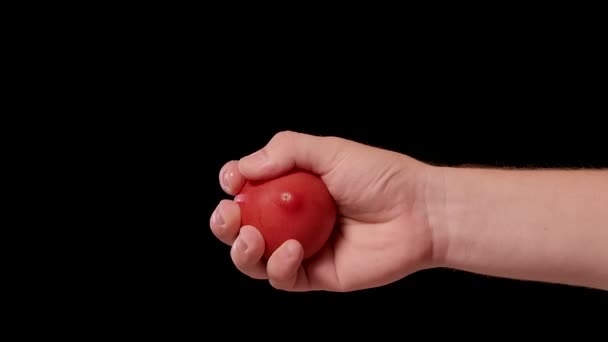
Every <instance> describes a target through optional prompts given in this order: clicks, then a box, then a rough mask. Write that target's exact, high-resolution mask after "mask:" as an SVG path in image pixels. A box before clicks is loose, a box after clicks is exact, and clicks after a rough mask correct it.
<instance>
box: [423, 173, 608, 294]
mask: <svg viewBox="0 0 608 342" xmlns="http://www.w3.org/2000/svg"><path fill="white" fill-rule="evenodd" d="M440 170H441V171H440V174H441V175H442V176H441V177H443V178H442V183H443V189H444V192H443V194H442V195H441V196H440V198H437V199H436V202H437V204H436V207H437V208H441V209H440V210H441V214H440V215H435V216H436V217H440V219H438V220H437V222H439V224H438V227H437V229H438V230H439V231H440V232H441V233H439V234H438V235H437V236H438V237H440V238H439V240H440V241H437V246H438V247H437V251H438V252H437V253H438V254H437V257H438V258H439V259H438V260H440V263H441V264H442V266H445V267H450V268H455V269H461V270H465V271H470V272H475V273H480V274H486V275H492V276H499V277H508V278H515V279H522V280H533V281H544V282H552V283H562V284H569V285H578V286H586V287H594V288H601V289H606V290H608V171H606V170H593V171H592V170H585V171H583V170H492V169H474V168H441V169H440Z"/></svg>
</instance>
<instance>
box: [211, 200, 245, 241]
mask: <svg viewBox="0 0 608 342" xmlns="http://www.w3.org/2000/svg"><path fill="white" fill-rule="evenodd" d="M209 226H210V227H211V231H212V232H213V234H214V235H215V236H216V237H217V238H218V239H219V240H221V241H222V242H224V243H226V244H228V245H232V244H233V243H234V240H235V238H236V236H237V235H238V233H239V228H240V227H241V209H240V208H239V205H238V204H237V203H236V202H234V201H230V200H222V201H220V203H219V204H218V206H217V207H216V208H215V211H214V212H213V214H211V218H210V220H209Z"/></svg>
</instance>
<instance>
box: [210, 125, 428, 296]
mask: <svg viewBox="0 0 608 342" xmlns="http://www.w3.org/2000/svg"><path fill="white" fill-rule="evenodd" d="M293 167H299V168H302V169H306V170H309V171H312V172H313V173H315V174H317V175H319V176H320V177H321V179H322V180H323V181H324V183H325V184H326V185H327V188H328V189H329V192H330V193H331V195H332V196H333V198H334V200H335V201H336V204H337V208H338V217H337V225H336V228H335V229H336V230H337V231H336V232H334V234H333V235H332V238H331V239H330V240H329V241H328V243H327V245H326V246H325V247H324V248H323V249H322V250H321V251H320V252H319V253H317V254H316V255H315V256H313V257H312V258H310V259H306V260H303V254H304V252H303V249H302V246H301V244H300V243H299V242H297V241H295V240H289V241H287V242H285V243H284V244H283V245H282V246H281V247H280V248H279V249H278V250H276V251H275V252H274V253H273V254H272V255H271V257H270V258H269V259H268V261H267V262H266V261H264V260H263V258H262V255H263V253H264V248H265V243H264V239H263V237H262V235H261V233H260V232H259V231H258V230H257V229H256V228H255V227H253V226H241V217H240V209H239V206H238V204H237V203H236V202H234V201H232V200H222V201H220V203H219V205H218V207H217V208H216V210H215V211H214V213H213V214H212V216H211V219H210V227H211V230H212V232H213V234H214V235H215V236H216V237H217V238H218V239H219V240H221V241H223V242H225V243H226V244H228V245H231V246H232V248H231V250H230V255H231V258H232V261H233V262H234V264H235V266H236V267H237V268H238V269H239V270H240V271H241V272H243V273H244V274H246V275H248V276H250V277H252V278H255V279H268V280H269V282H270V284H271V285H272V286H274V287H275V288H277V289H282V290H287V291H313V290H325V291H338V292H344V291H354V290H359V289H365V288H372V287H378V286H382V285H386V284H389V283H392V282H394V281H397V280H399V279H401V278H403V277H405V276H407V275H408V274H411V273H413V272H416V271H418V270H422V269H425V268H429V267H432V266H433V263H434V260H433V247H434V246H433V245H434V238H433V237H434V234H433V224H432V223H430V222H432V218H431V217H429V214H428V210H427V201H426V199H427V196H428V195H429V189H431V188H432V187H430V186H429V184H430V182H431V180H432V177H434V172H433V171H434V168H433V167H432V166H430V165H427V164H425V163H422V162H419V161H417V160H415V159H413V158H410V157H408V156H406V155H403V154H399V153H396V152H392V151H388V150H385V149H380V148H375V147H371V146H367V145H364V144H361V143H357V142H354V141H351V140H346V139H342V138H337V137H318V136H312V135H308V134H303V133H296V132H280V133H278V134H276V135H275V136H274V137H273V138H272V139H271V140H270V141H269V142H268V144H267V145H266V146H265V147H263V148H262V149H261V150H259V151H257V152H256V153H254V154H252V155H249V156H247V157H244V158H242V159H241V160H239V161H236V160H233V161H229V162H227V163H226V164H225V165H224V166H223V167H222V169H221V170H220V176H219V178H220V185H221V187H222V189H223V190H224V191H225V192H226V193H227V194H229V195H233V196H234V195H236V194H238V192H239V191H240V190H241V188H242V187H243V185H244V184H245V182H246V180H247V179H252V180H259V179H269V178H273V177H276V176H279V175H281V174H283V173H285V172H287V171H289V170H290V169H292V168H293Z"/></svg>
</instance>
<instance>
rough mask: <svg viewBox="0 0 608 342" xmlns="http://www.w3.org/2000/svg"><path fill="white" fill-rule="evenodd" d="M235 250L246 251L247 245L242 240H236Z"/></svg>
mask: <svg viewBox="0 0 608 342" xmlns="http://www.w3.org/2000/svg"><path fill="white" fill-rule="evenodd" d="M235 247H236V249H237V250H239V251H241V252H244V251H246V250H247V243H246V242H245V241H244V240H243V238H239V239H236V246H235Z"/></svg>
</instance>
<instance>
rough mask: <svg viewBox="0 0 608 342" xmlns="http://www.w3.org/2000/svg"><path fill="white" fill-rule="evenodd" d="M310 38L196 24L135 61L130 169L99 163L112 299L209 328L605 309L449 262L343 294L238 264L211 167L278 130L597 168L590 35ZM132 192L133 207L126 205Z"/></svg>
mask: <svg viewBox="0 0 608 342" xmlns="http://www.w3.org/2000/svg"><path fill="white" fill-rule="evenodd" d="M305 36H306V34H302V33H299V34H298V39H295V38H294V37H293V36H290V37H277V36H274V35H272V38H268V39H266V38H264V37H266V36H265V35H251V34H249V32H247V31H246V30H245V31H238V32H236V33H235V34H228V38H227V36H226V35H222V36H221V38H220V37H219V36H218V37H217V38H216V37H215V36H214V35H213V34H209V35H206V36H205V38H206V39H207V40H205V41H204V44H203V43H201V44H203V45H204V46H199V45H196V44H189V42H184V41H183V40H176V42H173V41H172V40H171V39H169V41H168V42H167V47H166V48H164V51H171V52H172V54H173V55H172V57H171V58H167V60H166V61H163V62H161V63H160V65H162V66H163V67H162V68H159V69H155V68H154V66H157V65H159V64H155V65H152V66H150V68H145V69H144V70H140V72H137V71H135V72H133V73H132V77H133V78H134V79H137V83H136V84H144V85H145V86H144V87H143V89H146V90H149V91H138V92H136V93H137V95H133V96H138V97H137V98H134V99H131V103H133V106H132V107H129V108H126V110H127V111H129V110H132V109H133V110H134V111H136V112H138V113H142V117H141V119H140V120H137V121H136V122H135V123H133V122H132V121H129V122H128V124H125V125H124V127H126V128H125V129H124V132H122V133H123V134H124V136H127V137H130V138H127V139H130V140H131V141H130V143H129V144H128V145H124V146H120V149H122V151H121V154H120V157H119V158H123V159H121V160H122V161H124V163H125V165H137V167H136V168H134V169H133V170H135V171H132V172H131V171H130V169H129V168H122V167H120V168H119V169H114V170H112V172H114V173H116V174H120V175H121V176H120V177H121V178H122V179H123V180H126V181H127V184H129V185H128V186H127V187H126V188H122V189H121V192H120V193H121V198H119V199H117V201H120V202H121V203H123V206H122V207H121V210H122V211H123V212H129V213H130V215H129V217H130V221H128V222H124V221H122V222H121V225H119V226H118V227H119V228H117V229H118V230H117V234H116V235H111V234H109V235H108V236H110V237H111V238H116V237H117V236H120V237H124V242H122V239H117V240H119V241H121V242H120V244H122V245H121V246H120V249H121V250H122V251H125V252H124V253H125V255H128V257H127V258H124V259H121V260H119V261H117V262H116V264H117V265H120V266H119V267H117V268H116V269H114V268H111V267H108V272H110V273H111V274H112V277H111V278H109V279H104V280H102V283H104V284H105V283H107V286H105V288H106V289H113V291H110V292H108V293H113V294H114V293H116V294H118V297H117V298H121V299H120V301H119V302H117V304H116V305H115V306H114V308H115V309H114V312H115V313H121V314H123V315H125V316H127V317H128V316H129V315H132V316H139V315H144V316H146V317H150V316H151V317H156V318H161V320H165V319H171V318H173V319H174V320H175V321H177V322H179V323H180V324H183V325H186V326H189V327H192V326H196V324H201V322H203V323H204V324H205V329H212V330H220V331H225V330H224V329H219V328H218V327H214V326H213V324H214V323H211V322H215V321H217V322H228V323H230V324H232V327H233V329H234V330H235V331H238V329H239V327H240V326H241V324H244V322H246V321H248V320H251V319H261V320H262V321H263V322H264V324H266V325H264V326H263V327H266V328H268V327H269V326H270V325H271V324H272V323H273V322H274V321H273V320H274V319H278V318H282V319H287V320H291V321H292V323H294V322H295V323H298V322H301V321H300V320H299V319H303V318H305V319H306V320H307V321H306V324H311V325H310V326H313V327H316V326H315V325H314V324H317V323H332V322H335V320H337V319H340V318H342V317H344V316H348V317H350V318H358V319H360V321H362V322H365V321H366V320H368V319H369V320H371V319H379V320H383V319H388V318H397V319H400V320H401V319H403V320H405V317H406V316H407V317H408V319H407V321H408V322H409V323H411V324H416V323H417V322H419V321H429V320H433V321H436V322H448V321H450V320H452V319H458V318H463V317H464V318H465V319H469V320H471V321H473V320H477V319H481V318H488V317H494V316H496V315H505V314H507V315H508V316H509V317H510V319H511V320H520V321H523V320H524V319H523V318H522V315H523V314H532V315H531V316H530V317H540V316H546V315H548V314H555V313H557V314H558V315H560V316H561V317H567V318H576V317H580V316H581V315H582V314H588V315H592V316H593V315H595V314H593V313H592V310H595V309H598V308H605V307H606V305H607V303H608V300H607V295H606V292H602V291H597V290H592V289H585V288H576V287H567V286H561V285H556V284H541V283H533V282H522V281H517V280H510V279H499V278H492V277H487V276H482V275H475V274H469V273H465V272H460V271H456V270H446V269H434V270H427V271H422V272H419V273H416V274H413V275H411V276H408V277H406V278H404V279H402V280H401V281H398V282H396V283H394V284H391V285H388V286H384V287H382V288H376V289H369V290H363V291H357V292H352V293H326V292H312V293H289V292H284V291H278V290H275V289H273V288H272V287H271V286H270V285H269V284H268V283H267V282H265V281H260V280H253V279H250V278H248V277H247V276H245V275H243V274H241V273H239V272H238V270H236V268H235V267H234V266H233V264H232V262H231V260H230V255H229V247H228V246H226V245H224V244H223V243H221V242H220V241H219V240H217V239H215V238H214V236H213V235H212V233H211V231H210V229H209V225H208V224H209V218H210V215H211V213H212V212H213V210H214V209H215V207H216V205H217V204H218V202H219V201H220V200H221V199H224V198H230V197H229V196H228V195H226V194H224V193H223V192H222V190H221V188H220V186H219V183H218V173H219V170H220V168H221V167H222V165H223V164H224V163H225V162H227V161H229V160H231V159H239V158H241V157H243V156H244V155H247V154H249V153H251V152H253V151H255V150H257V149H259V148H261V147H262V146H263V145H264V144H265V143H266V142H267V141H268V140H269V139H270V138H271V137H272V136H273V135H274V134H275V133H277V132H279V131H281V130H293V131H299V132H305V133H311V134H320V135H336V136H340V137H343V138H347V139H352V140H356V141H359V142H363V143H367V144H371V145H374V146H377V147H382V148H387V149H391V150H395V151H399V152H401V153H405V154H408V155H410V156H412V157H414V158H417V159H420V160H422V161H425V162H429V163H433V164H438V165H461V164H481V165H487V166H493V167H511V166H513V167H557V168H579V167H608V159H607V154H606V152H605V150H606V145H607V144H606V139H605V132H604V131H605V129H604V126H605V125H604V124H603V120H604V116H605V113H606V112H607V111H606V109H607V108H606V104H605V99H604V98H605V95H604V94H603V93H602V91H601V88H600V87H598V86H597V85H596V82H595V81H597V80H601V79H605V77H604V78H602V76H601V75H604V76H605V70H604V69H603V67H602V65H603V63H602V62H601V61H602V60H603V59H602V58H601V55H599V54H598V52H597V50H596V49H597V47H596V45H595V44H591V43H589V44H581V43H580V42H575V41H572V42H571V46H576V50H575V51H576V54H575V55H576V56H575V57H578V58H574V57H572V58H571V56H572V54H570V55H568V57H566V56H565V55H564V54H562V52H563V51H564V42H563V41H562V40H560V39H561V38H563V36H562V35H555V36H554V37H555V41H553V44H552V43H551V42H550V41H547V39H549V38H546V37H543V38H546V39H545V40H543V44H537V43H536V40H534V39H532V40H531V41H516V42H514V41H512V40H511V39H510V38H508V37H504V36H503V37H502V38H500V39H498V38H496V37H494V36H491V37H478V38H477V39H474V40H471V41H467V40H464V39H462V37H460V36H450V32H439V33H438V34H437V35H435V36H434V38H436V39H434V40H433V39H422V38H416V37H415V36H411V35H410V36H408V39H405V38H403V40H399V41H401V43H395V41H394V40H390V39H386V40H385V39H383V38H382V37H378V36H373V37H368V36H365V37H364V38H362V37H361V36H359V35H356V34H351V35H348V36H349V37H350V38H349V39H346V38H345V39H344V40H343V39H337V38H335V37H334V38H335V39H334V40H333V41H335V43H332V42H331V41H332V39H328V40H327V39H326V40H324V41H323V42H318V43H317V42H316V41H308V40H305V39H304V38H305ZM326 38H328V37H326ZM330 38H331V37H330ZM557 38H560V39H557ZM294 39H295V40H294ZM549 40H550V39H549ZM304 41H305V42H304ZM404 41H407V42H408V44H405V43H403V42H404ZM568 51H573V50H572V49H568ZM134 62H135V63H133V65H138V63H139V62H140V61H139V60H136V61H134ZM151 70H153V72H151ZM129 86H130V84H129V83H126V85H125V87H126V88H129ZM125 94H127V95H125V96H131V95H132V94H135V92H134V93H130V92H128V91H126V92H125ZM140 104H145V109H146V110H142V109H141V108H142V107H139V106H140ZM116 126H117V127H122V123H119V124H116ZM133 133H137V134H133ZM111 157H112V158H116V156H111ZM138 201H142V203H145V205H141V204H139V203H138V204H139V205H137V206H135V205H133V206H131V204H133V203H135V202H138ZM135 207H137V209H135ZM123 227H128V229H124V230H123ZM122 234H124V235H122ZM113 246H114V245H113ZM101 298H106V297H103V296H102V297H101ZM110 302H112V303H114V301H110ZM310 310H312V312H313V314H310V313H306V312H310ZM510 310H515V311H514V312H515V314H510V313H509V312H512V311H510ZM395 312H397V314H395ZM208 315H210V316H208ZM395 315H397V316H395ZM209 317H211V318H209ZM295 317H298V319H296V318H295ZM526 321H527V322H534V318H532V320H530V319H526ZM353 324H354V323H353ZM502 324H505V325H507V324H510V323H502ZM393 327H395V326H393ZM396 327H397V328H399V325H397V326H396ZM260 329H261V328H260ZM230 333H232V332H230Z"/></svg>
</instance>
